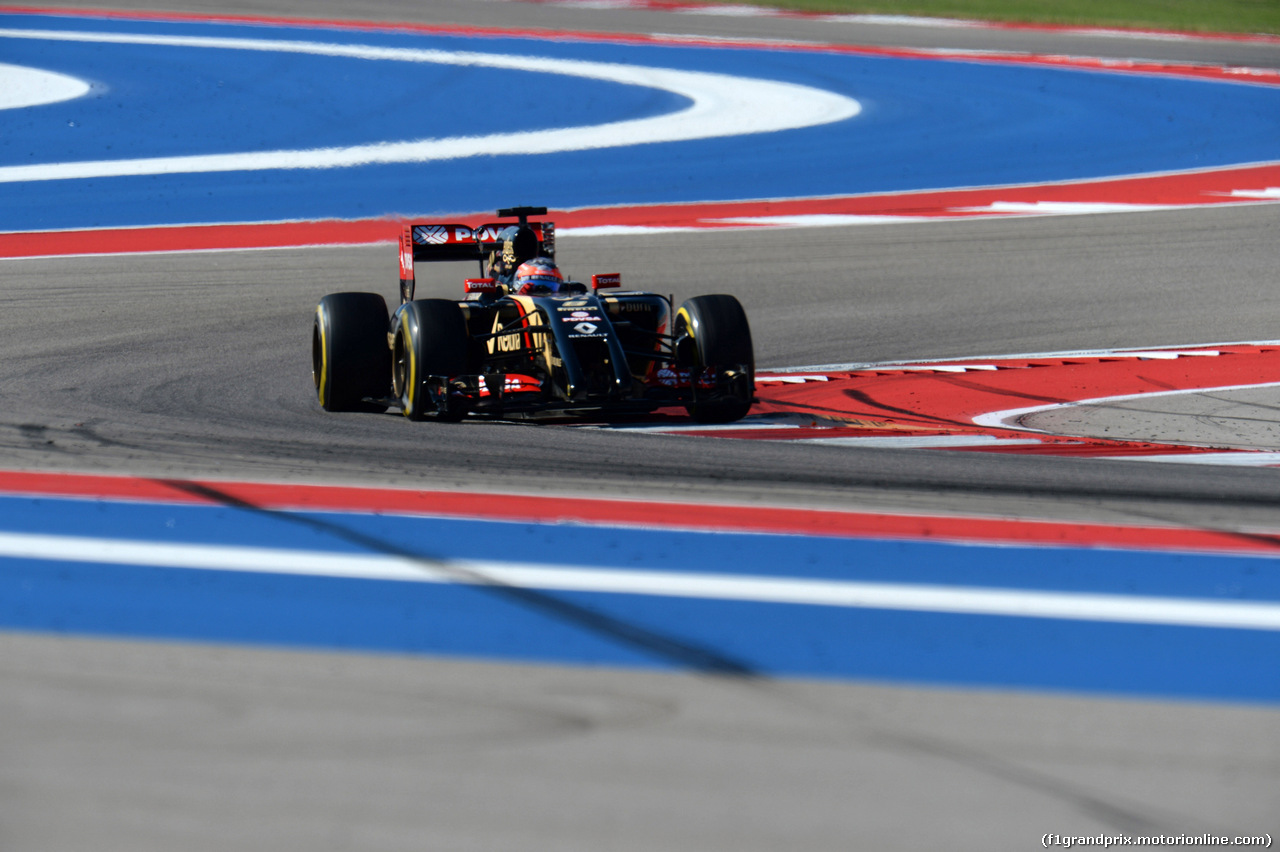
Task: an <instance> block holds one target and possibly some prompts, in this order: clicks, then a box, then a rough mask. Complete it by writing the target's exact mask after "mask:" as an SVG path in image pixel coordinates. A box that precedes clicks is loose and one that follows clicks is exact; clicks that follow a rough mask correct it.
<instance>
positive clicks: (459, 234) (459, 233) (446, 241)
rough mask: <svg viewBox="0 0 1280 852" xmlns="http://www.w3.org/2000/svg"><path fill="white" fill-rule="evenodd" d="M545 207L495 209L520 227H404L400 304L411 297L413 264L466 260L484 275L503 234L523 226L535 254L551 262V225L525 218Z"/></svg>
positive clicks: (429, 224)
mask: <svg viewBox="0 0 1280 852" xmlns="http://www.w3.org/2000/svg"><path fill="white" fill-rule="evenodd" d="M546 212H547V210H546V208H545V207H516V208H513V209H510V210H499V211H498V215H499V216H518V217H519V219H520V224H519V226H517V225H516V224H515V223H513V222H487V223H485V224H483V225H475V226H473V225H462V224H458V223H453V222H441V223H436V222H424V223H418V224H408V225H405V226H404V228H403V229H401V232H400V301H401V302H402V303H403V302H407V301H410V300H411V299H412V298H413V289H414V274H413V264H414V262H416V261H427V262H434V261H447V260H452V261H457V260H470V261H475V262H477V263H479V264H480V273H481V274H482V275H483V274H484V272H485V261H486V260H488V258H489V257H490V256H491V255H492V254H493V253H494V252H498V253H499V254H501V252H502V244H503V240H504V235H503V232H504V231H507V230H508V229H511V228H516V227H521V226H522V227H526V228H529V229H530V230H532V231H533V233H534V235H535V236H536V237H537V239H538V251H537V253H538V254H539V255H540V256H542V257H549V258H552V259H553V260H554V259H555V256H556V226H555V223H554V222H530V221H528V219H527V217H528V216H529V215H541V214H544V213H546Z"/></svg>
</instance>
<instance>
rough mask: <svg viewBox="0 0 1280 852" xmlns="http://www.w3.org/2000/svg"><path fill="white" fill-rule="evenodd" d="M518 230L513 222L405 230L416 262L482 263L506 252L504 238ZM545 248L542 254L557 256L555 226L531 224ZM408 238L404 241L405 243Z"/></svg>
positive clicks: (451, 224)
mask: <svg viewBox="0 0 1280 852" xmlns="http://www.w3.org/2000/svg"><path fill="white" fill-rule="evenodd" d="M513 227H516V225H515V224H514V223H511V222H496V223H489V224H485V225H480V226H479V227H475V228H473V227H471V226H470V225H459V224H454V223H440V224H436V223H430V224H419V225H407V226H405V235H406V236H407V238H408V240H407V242H408V243H409V244H410V245H412V247H413V259H414V260H425V261H433V260H479V259H480V258H483V257H486V256H488V254H489V252H491V251H501V250H502V238H501V234H502V232H503V231H505V230H506V229H507V228H513ZM526 227H528V228H531V229H533V232H534V234H536V235H537V237H538V242H539V244H540V247H541V251H540V252H539V253H540V254H543V255H545V256H547V257H554V256H555V228H556V226H555V224H554V223H552V222H529V223H528V225H527V226H526ZM404 241H405V238H404V237H402V242H404Z"/></svg>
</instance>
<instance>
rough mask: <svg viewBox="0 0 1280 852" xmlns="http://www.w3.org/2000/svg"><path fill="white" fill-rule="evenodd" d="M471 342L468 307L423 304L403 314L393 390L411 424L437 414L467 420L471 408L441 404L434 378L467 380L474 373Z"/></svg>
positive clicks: (458, 402) (450, 401) (414, 303)
mask: <svg viewBox="0 0 1280 852" xmlns="http://www.w3.org/2000/svg"><path fill="white" fill-rule="evenodd" d="M470 348H471V338H470V335H469V334H468V332H467V321H466V318H465V317H464V316H463V315H462V308H460V307H458V304H457V303H456V302H451V301H449V300H448V299H418V300H416V301H412V302H407V303H405V305H404V307H402V308H401V309H400V322H399V325H398V327H397V329H396V335H395V339H394V340H393V341H392V366H391V376H392V388H393V391H394V393H395V395H396V396H397V397H399V398H400V407H401V409H402V410H403V411H404V415H405V417H408V418H409V419H410V420H422V419H424V418H425V417H426V416H427V415H428V414H433V413H434V414H435V415H436V417H437V418H438V419H440V420H461V419H462V418H463V417H464V416H465V415H466V413H467V407H466V404H465V403H464V402H463V401H462V400H460V399H456V398H451V397H448V396H446V397H445V399H444V401H443V403H440V402H438V401H437V399H436V397H435V396H434V395H433V389H438V388H439V387H440V385H439V384H438V383H437V384H435V385H433V384H432V383H431V382H430V381H429V379H430V377H444V378H449V377H453V376H461V375H465V374H468V373H471V372H474V370H472V369H471V365H470V358H469V357H468V353H469V352H470Z"/></svg>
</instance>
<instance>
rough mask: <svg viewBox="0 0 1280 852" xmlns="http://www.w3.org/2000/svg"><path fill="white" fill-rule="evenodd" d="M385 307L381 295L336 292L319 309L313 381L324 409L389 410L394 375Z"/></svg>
mask: <svg viewBox="0 0 1280 852" xmlns="http://www.w3.org/2000/svg"><path fill="white" fill-rule="evenodd" d="M387 324H388V317H387V303H386V302H385V301H384V300H383V298H382V297H381V296H379V295H378V294H377V293H333V294H330V295H328V296H325V297H324V298H323V299H321V300H320V304H319V305H317V306H316V316H315V323H314V325H313V326H312V331H311V378H312V381H313V382H314V383H315V386H316V396H317V398H318V399H319V400H320V406H321V407H322V408H323V409H324V410H325V411H386V410H387V406H386V405H384V404H378V403H371V402H365V401H364V400H365V399H366V398H371V399H383V398H385V397H386V395H387V390H388V381H387V379H388V377H389V376H390V375H391V352H390V350H389V349H387Z"/></svg>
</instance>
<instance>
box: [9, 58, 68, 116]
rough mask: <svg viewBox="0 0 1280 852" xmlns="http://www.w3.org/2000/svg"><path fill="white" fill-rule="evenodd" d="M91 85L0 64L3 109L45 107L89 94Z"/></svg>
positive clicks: (36, 69) (59, 75)
mask: <svg viewBox="0 0 1280 852" xmlns="http://www.w3.org/2000/svg"><path fill="white" fill-rule="evenodd" d="M89 89H90V86H89V84H88V83H86V82H85V81H83V80H78V79H76V78H75V77H68V76H67V75H66V74H58V73H55V72H53V71H43V70H41V69H39V68H27V67H25V66H22V65H8V64H6V63H4V62H0V109H21V108H23V107H32V106H43V105H45V104H55V103H58V102H60V101H69V100H72V99H73V98H79V97H83V96H84V95H87V94H89Z"/></svg>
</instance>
